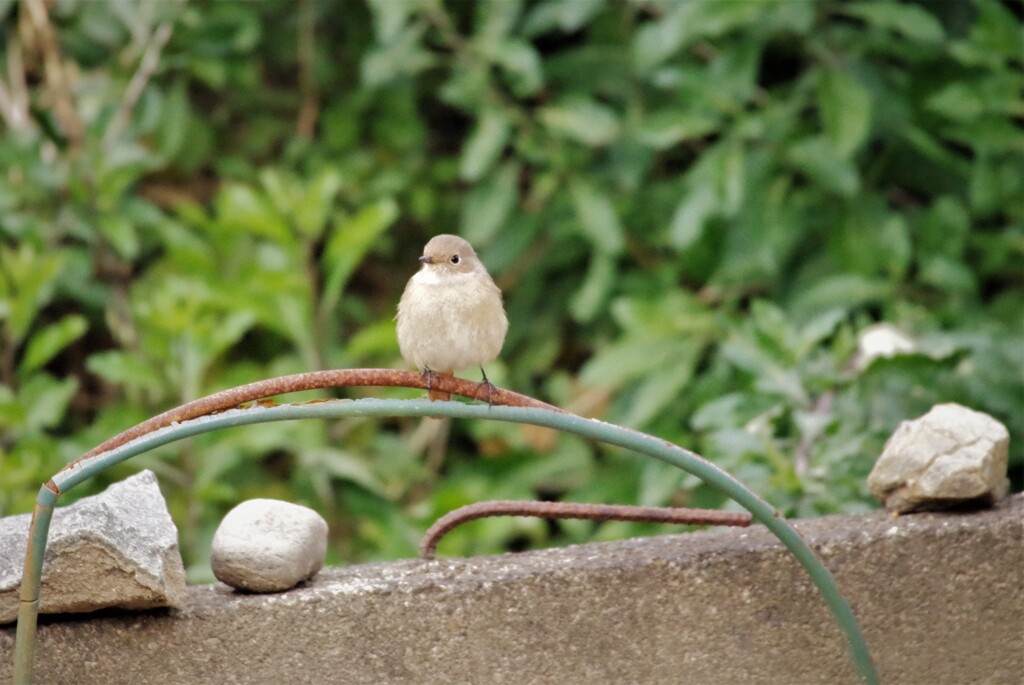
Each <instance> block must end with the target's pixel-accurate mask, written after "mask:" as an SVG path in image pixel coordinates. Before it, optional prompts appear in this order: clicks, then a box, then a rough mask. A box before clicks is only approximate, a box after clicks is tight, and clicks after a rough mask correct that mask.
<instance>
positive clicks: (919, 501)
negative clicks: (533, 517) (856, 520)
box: [868, 404, 1010, 513]
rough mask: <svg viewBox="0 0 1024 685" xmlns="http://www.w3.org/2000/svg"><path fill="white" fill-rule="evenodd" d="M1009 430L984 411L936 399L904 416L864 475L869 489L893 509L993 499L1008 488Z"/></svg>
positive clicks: (929, 507) (942, 505)
mask: <svg viewBox="0 0 1024 685" xmlns="http://www.w3.org/2000/svg"><path fill="white" fill-rule="evenodd" d="M1009 445H1010V435H1009V432H1008V431H1007V430H1006V426H1004V425H1003V424H1002V423H1000V422H999V421H997V420H995V419H994V418H992V417H991V416H989V415H988V414H983V413H981V412H977V411H974V410H972V409H968V408H967V407H964V406H961V405H959V404H938V405H935V406H934V407H932V408H931V410H930V411H929V412H928V413H927V414H925V415H924V416H922V417H920V418H917V419H914V420H912V421H904V422H903V423H901V424H900V426H899V428H897V429H896V432H895V433H893V434H892V436H891V437H890V438H889V440H888V442H886V444H885V449H884V450H883V451H882V455H881V456H880V457H879V458H878V461H877V462H876V463H875V467H874V468H873V469H872V470H871V474H870V475H869V476H868V485H869V486H870V488H871V492H872V494H874V495H875V497H877V498H878V499H880V500H882V502H883V503H884V504H885V508H886V509H888V510H890V511H894V512H897V513H902V512H907V511H914V510H921V509H943V508H948V507H950V506H955V505H957V504H963V503H967V502H995V501H997V500H999V499H1001V498H1003V497H1004V496H1005V495H1006V493H1007V491H1008V490H1009V485H1010V482H1009V480H1008V479H1007V477H1006V462H1007V454H1008V452H1009Z"/></svg>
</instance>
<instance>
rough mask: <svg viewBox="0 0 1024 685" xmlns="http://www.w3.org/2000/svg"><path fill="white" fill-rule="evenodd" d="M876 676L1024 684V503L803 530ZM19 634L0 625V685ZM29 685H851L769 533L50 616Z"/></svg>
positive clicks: (361, 574) (817, 613)
mask: <svg viewBox="0 0 1024 685" xmlns="http://www.w3.org/2000/svg"><path fill="white" fill-rule="evenodd" d="M797 527H798V528H799V530H800V532H801V534H802V535H804V536H805V538H806V539H807V540H808V542H809V543H811V545H812V546H813V547H814V548H815V549H816V550H817V552H818V553H819V554H820V555H821V556H822V557H823V558H824V559H825V561H826V563H827V564H828V566H829V568H830V569H831V570H832V571H833V573H834V574H835V576H836V579H837V581H838V583H839V586H840V588H841V589H842V591H843V592H844V594H845V595H846V596H847V598H848V599H849V600H850V602H851V604H852V606H853V609H854V612H855V613H856V614H857V617H858V619H859V620H860V622H861V626H862V628H863V629H864V631H865V633H866V635H867V639H868V644H869V646H870V647H871V649H872V653H873V654H874V657H875V659H876V661H877V665H878V667H879V671H880V672H881V675H882V679H883V682H885V683H922V684H923V683H928V684H929V685H942V684H944V683H949V684H951V685H953V684H956V685H960V684H961V683H967V682H985V683H992V684H999V683H1006V684H1007V685H1011V684H1014V685H1015V684H1018V683H1020V682H1021V681H1022V678H1024V495H1015V496H1013V497H1010V498H1008V499H1006V500H1004V501H1003V502H1002V503H1000V504H999V505H998V506H997V507H996V508H993V509H986V510H982V511H974V512H966V513H948V514H916V515H908V516H902V517H899V518H891V517H889V516H888V515H886V514H885V513H883V512H876V513H872V514H868V515H865V516H853V517H826V518H822V519H814V520H807V521H802V522H798V523H797ZM13 643H14V627H13V625H10V626H5V627H3V628H0V680H3V681H7V680H9V679H10V676H11V658H12V651H13ZM36 674H37V681H38V682H40V683H56V682H75V683H83V684H88V683H103V684H105V685H107V684H110V683H147V682H160V683H204V682H216V683H269V682H288V683H321V682H333V683H559V684H562V683H621V684H627V685H628V684H630V683H637V684H651V683H675V682H679V683H732V682H743V683H773V684H774V683H801V684H804V683H806V684H811V683H823V684H824V683H827V684H833V683H844V682H849V683H853V682H856V676H855V674H854V672H853V669H852V667H851V666H850V664H849V660H848V658H847V655H846V652H845V647H844V644H843V642H842V640H841V637H840V634H839V631H838V629H837V628H836V626H835V625H834V624H833V622H832V620H831V618H830V617H829V615H828V613H827V610H826V609H825V607H824V604H823V602H822V601H821V599H820V597H819V595H818V594H817V592H816V590H815V589H814V587H813V586H812V585H811V583H810V581H809V580H808V579H807V576H806V574H804V572H803V571H802V569H800V567H799V566H798V565H797V564H796V562H795V561H794V560H793V559H792V558H791V557H789V556H788V555H787V553H786V552H785V551H784V550H783V549H782V547H781V545H779V544H778V543H777V542H776V541H775V539H774V538H773V537H772V536H771V535H770V534H769V533H768V532H767V531H766V530H764V529H763V528H761V527H760V526H756V527H752V528H749V529H731V530H719V531H710V532H700V533H688V534H682V535H666V536H661V537H654V538H643V539H635V540H629V541H624V542H613V543H602V544H589V545H580V546H574V547H568V548H564V549H553V550H546V551H541V552H528V553H521V554H506V555H501V556H492V557H478V558H474V559H440V560H437V561H429V562H427V561H419V560H405V561H399V562H394V563H388V564H370V565H360V566H352V567H347V568H332V569H326V570H324V571H323V572H321V573H320V575H318V576H317V577H316V578H315V579H314V580H313V581H311V582H310V583H307V584H306V585H304V586H302V587H300V588H297V589H295V590H292V591H290V592H286V593H282V594H277V595H244V594H238V593H235V592H233V591H231V590H230V589H229V588H227V587H226V586H223V585H210V586H197V587H191V588H189V593H188V598H187V601H186V603H185V605H184V606H183V607H182V608H181V609H177V610H160V611H149V612H142V613H127V612H103V613H100V614H94V615H85V616H76V617H57V618H50V617H43V618H42V619H41V625H40V634H39V644H38V646H37V653H36Z"/></svg>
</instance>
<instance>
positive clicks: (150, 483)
mask: <svg viewBox="0 0 1024 685" xmlns="http://www.w3.org/2000/svg"><path fill="white" fill-rule="evenodd" d="M31 519H32V516H31V514H21V515H18V516H9V517H7V518H4V519H0V623H7V622H9V621H13V620H14V619H15V618H17V615H18V603H19V597H18V593H19V589H20V586H21V575H22V566H23V565H24V560H25V549H26V547H27V544H28V529H29V523H30V522H31ZM184 597H185V567H184V564H183V563H182V561H181V554H180V552H179V550H178V529H177V528H175V527H174V522H173V521H172V520H171V516H170V514H169V513H168V512H167V504H166V502H164V498H163V496H162V495H161V494H160V488H159V486H158V485H157V480H156V476H155V475H153V472H152V471H142V472H141V473H138V474H136V475H134V476H132V477H130V478H127V479H125V480H123V481H121V482H120V483H114V484H113V485H111V486H110V487H109V488H107V489H106V490H105V491H103V492H102V493H100V494H98V495H93V496H92V497H85V498H83V499H81V500H79V501H78V502H75V503H74V504H72V505H70V506H67V507H58V508H57V509H56V510H55V511H54V513H53V521H52V522H51V524H50V535H49V540H48V542H47V545H46V557H45V560H44V563H43V575H42V584H41V587H40V594H39V601H40V607H39V611H40V613H43V614H56V613H70V612H85V611H95V610H97V609H103V608H106V607H122V608H126V609H149V608H153V607H162V606H178V605H180V603H181V602H182V601H183V599H184Z"/></svg>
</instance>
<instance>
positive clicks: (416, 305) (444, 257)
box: [395, 234, 508, 400]
mask: <svg viewBox="0 0 1024 685" xmlns="http://www.w3.org/2000/svg"><path fill="white" fill-rule="evenodd" d="M420 261H421V262H423V266H422V267H421V268H420V270H419V271H417V272H416V273H415V274H413V276H412V278H410V279H409V283H408V284H406V286H405V292H403V293H402V299H401V300H400V301H399V302H398V315H397V316H396V317H395V318H397V319H398V347H399V349H400V350H401V351H402V356H403V357H405V359H406V361H408V362H410V363H411V364H414V365H415V366H416V367H417V368H419V369H421V370H422V371H424V372H425V373H426V374H428V376H427V383H428V388H429V384H430V378H431V376H430V374H435V373H436V374H443V375H446V376H451V375H453V374H454V372H455V371H457V370H459V369H466V368H469V367H471V366H478V367H480V372H481V373H483V375H484V380H483V382H485V383H488V384H489V383H490V381H488V380H487V374H486V373H484V368H483V365H484V364H486V363H487V362H490V361H493V360H494V359H495V358H496V357H497V356H498V353H499V352H501V346H502V344H503V343H504V342H505V333H507V332H508V318H507V317H506V316H505V308H504V307H503V306H502V304H501V290H499V289H498V286H496V285H495V284H494V281H493V280H491V275H490V274H489V273H487V269H486V268H485V267H484V265H483V264H482V263H481V262H480V259H479V258H478V257H477V256H476V252H475V251H474V250H473V246H472V245H470V244H469V243H468V242H466V241H465V240H463V239H462V238H460V237H458V236H456V235H447V234H443V235H438V236H434V237H433V238H431V239H430V242H428V243H427V244H426V246H425V247H424V248H423V256H422V257H420ZM428 395H429V397H430V399H432V400H448V399H451V394H450V393H447V392H443V391H438V390H432V389H431V390H429V393H428Z"/></svg>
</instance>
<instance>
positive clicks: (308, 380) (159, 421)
mask: <svg viewBox="0 0 1024 685" xmlns="http://www.w3.org/2000/svg"><path fill="white" fill-rule="evenodd" d="M368 386H377V387H381V386H384V387H403V388H419V389H422V390H428V389H431V388H432V389H434V390H441V391H444V392H448V393H451V394H453V395H460V396H462V397H468V398H470V399H474V400H479V401H481V402H487V403H488V404H500V405H504V406H508V407H537V408H539V409H547V410H549V411H556V412H562V411H563V410H561V409H559V408H558V407H555V406H552V405H550V404H547V403H546V402H541V401H540V400H536V399H534V398H532V397H528V396H526V395H520V394H519V393H517V392H512V391H510V390H504V389H502V388H498V387H495V386H494V385H491V384H490V383H488V384H483V383H476V382H474V381H470V380H466V379H464V378H456V377H454V376H445V375H441V374H433V375H431V376H429V377H428V376H427V375H426V374H424V373H418V372H416V371H403V370H401V369H331V370H327V371H308V372H306V373H296V374H292V375H290V376H279V377H277V378H268V379H266V380H262V381H257V382H255V383H249V384H247V385H240V386H238V387H235V388H230V389H228V390H223V391H221V392H218V393H214V394H212V395H207V396H206V397H200V398H199V399H197V400H193V401H191V402H186V403H185V404H183V405H181V406H178V407H175V408H174V409H170V410H168V411H165V412H164V413H162V414H157V415H156V416H154V417H152V418H150V419H147V420H146V421H143V422H142V423H140V424H138V425H136V426H133V427H132V428H129V429H128V430H126V431H124V432H123V433H119V434H117V435H115V436H114V437H112V438H110V439H109V440H107V441H106V442H103V443H101V444H99V445H97V446H96V447H94V448H92V449H91V450H89V451H88V452H86V453H85V454H83V455H82V456H80V457H79V458H78V459H75V460H74V461H72V462H70V463H69V464H68V465H67V466H65V467H64V468H70V467H72V466H74V465H75V464H77V463H78V462H80V461H82V460H83V459H88V458H89V457H93V456H95V455H97V454H102V453H103V452H107V451H109V450H112V449H114V448H115V447H120V446H121V445H123V444H125V443H126V442H130V441H131V440H134V439H135V438H139V437H141V436H143V435H146V434H147V433H152V432H153V431H155V430H157V429H159V428H164V427H166V426H170V425H172V424H174V423H180V422H182V421H188V420H190V419H195V418H198V417H200V416H206V415H208V414H214V413H216V412H220V411H225V410H227V409H233V408H235V407H237V406H239V405H241V404H245V403H247V402H255V401H257V400H262V399H265V398H267V397H273V396H275V395H285V394H288V393H291V392H300V391H303V390H322V389H324V388H346V387H368ZM55 487H56V486H54V487H53V488H51V489H54V491H55V492H57V490H56V489H55ZM58 494H59V493H58Z"/></svg>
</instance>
